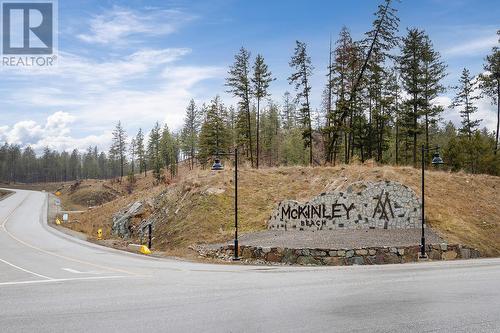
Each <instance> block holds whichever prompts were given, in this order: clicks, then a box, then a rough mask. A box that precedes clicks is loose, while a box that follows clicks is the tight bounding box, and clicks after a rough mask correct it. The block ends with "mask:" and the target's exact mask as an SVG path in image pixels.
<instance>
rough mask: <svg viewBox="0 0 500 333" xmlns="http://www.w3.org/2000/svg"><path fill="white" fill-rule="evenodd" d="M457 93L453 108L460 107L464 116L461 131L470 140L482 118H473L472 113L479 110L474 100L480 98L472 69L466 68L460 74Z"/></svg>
mask: <svg viewBox="0 0 500 333" xmlns="http://www.w3.org/2000/svg"><path fill="white" fill-rule="evenodd" d="M455 89H456V90H457V95H456V96H455V98H454V99H453V102H452V104H451V106H450V107H451V108H454V109H459V108H460V117H461V118H462V127H461V128H460V129H459V131H460V132H461V133H462V134H464V135H466V136H467V138H468V140H469V141H471V140H472V135H473V134H474V132H475V131H477V129H478V127H479V124H480V123H481V119H476V120H473V119H472V114H474V113H475V112H476V111H477V106H476V105H474V101H475V100H478V99H479V96H478V95H477V94H475V92H476V80H474V79H473V78H472V77H471V74H470V71H469V70H468V69H467V68H464V69H463V71H462V75H461V76H460V80H459V85H458V86H457V87H455Z"/></svg>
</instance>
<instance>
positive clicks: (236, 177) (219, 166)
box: [212, 148, 240, 261]
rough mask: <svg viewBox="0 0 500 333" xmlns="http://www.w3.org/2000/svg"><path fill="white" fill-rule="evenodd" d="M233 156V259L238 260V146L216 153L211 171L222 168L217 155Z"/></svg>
mask: <svg viewBox="0 0 500 333" xmlns="http://www.w3.org/2000/svg"><path fill="white" fill-rule="evenodd" d="M220 155H223V156H224V155H226V156H234V257H233V260H235V261H237V260H240V257H239V255H238V148H234V152H232V153H217V157H216V158H215V160H214V164H213V165H212V170H213V171H221V170H224V166H223V165H222V163H221V161H220V158H219V156H220Z"/></svg>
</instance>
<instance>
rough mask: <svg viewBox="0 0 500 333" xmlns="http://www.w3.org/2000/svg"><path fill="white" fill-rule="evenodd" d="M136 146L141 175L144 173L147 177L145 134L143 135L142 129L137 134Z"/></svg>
mask: <svg viewBox="0 0 500 333" xmlns="http://www.w3.org/2000/svg"><path fill="white" fill-rule="evenodd" d="M135 145H136V148H135V150H136V154H137V160H138V162H139V173H142V172H143V171H144V176H146V172H147V169H146V150H145V148H144V134H143V133H142V129H141V128H139V132H137V135H136V137H135Z"/></svg>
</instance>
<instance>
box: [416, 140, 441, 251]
mask: <svg viewBox="0 0 500 333" xmlns="http://www.w3.org/2000/svg"><path fill="white" fill-rule="evenodd" d="M430 150H434V154H433V155H432V161H431V163H432V165H434V166H438V165H441V164H444V161H443V159H442V158H441V155H440V154H439V147H434V148H429V147H426V146H424V145H422V239H421V242H420V258H427V255H426V254H425V194H424V193H425V191H424V190H425V162H426V158H425V157H426V156H427V154H426V152H428V151H430Z"/></svg>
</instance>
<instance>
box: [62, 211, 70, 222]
mask: <svg viewBox="0 0 500 333" xmlns="http://www.w3.org/2000/svg"><path fill="white" fill-rule="evenodd" d="M68 220H69V215H68V213H64V214H63V221H64V222H68Z"/></svg>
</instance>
